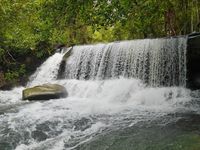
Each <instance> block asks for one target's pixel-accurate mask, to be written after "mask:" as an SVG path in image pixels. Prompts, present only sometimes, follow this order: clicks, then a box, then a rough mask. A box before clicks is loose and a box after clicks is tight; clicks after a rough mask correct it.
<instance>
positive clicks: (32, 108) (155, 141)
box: [0, 38, 200, 150]
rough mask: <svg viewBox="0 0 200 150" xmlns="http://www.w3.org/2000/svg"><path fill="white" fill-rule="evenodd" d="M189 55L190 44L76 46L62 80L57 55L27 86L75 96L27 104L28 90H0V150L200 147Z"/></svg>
mask: <svg viewBox="0 0 200 150" xmlns="http://www.w3.org/2000/svg"><path fill="white" fill-rule="evenodd" d="M185 54H186V39H185V38H175V39H155V40H141V41H140V40H136V41H125V42H118V43H110V44H98V45H86V46H75V47H73V50H72V52H71V56H70V57H68V59H67V62H66V71H65V73H64V75H65V76H66V78H65V79H62V80H57V79H56V78H57V75H58V70H59V66H60V63H61V61H62V57H63V55H64V54H59V53H56V54H54V55H53V56H51V57H50V58H49V59H47V60H46V61H45V62H44V63H43V64H42V65H41V67H39V68H38V70H37V71H36V73H35V74H34V75H33V76H32V77H31V78H30V82H29V83H28V84H27V87H29V86H33V85H37V84H43V83H46V82H50V83H57V84H60V85H63V86H65V88H66V89H67V91H68V93H69V96H68V97H67V98H62V99H56V100H55V99H54V100H49V101H36V102H29V101H21V92H22V90H23V89H24V87H18V88H15V89H13V90H11V91H0V150H13V149H15V150H72V149H74V150H119V149H120V150H121V149H122V150H123V149H124V150H147V149H154V150H156V149H158V150H160V149H163V150H165V149H166V150H167V149H172V150H173V149H178V150H182V149H187V150H190V149H191V150H193V149H195V148H196V149H198V148H200V146H199V139H200V135H199V134H198V133H199V131H200V125H199V124H200V123H199V120H200V111H199V110H200V109H199V106H200V104H199V103H200V100H199V97H200V96H199V95H200V94H199V93H198V92H192V91H190V90H189V89H186V88H185V80H186V77H185V76H186V69H185V68H186V57H185ZM79 79H81V80H79ZM84 79H87V80H84ZM150 85H153V86H150ZM155 85H163V86H164V85H165V86H171V87H154V86H155ZM172 85H173V86H172ZM175 85H178V86H179V87H177V86H175ZM188 120H189V121H188ZM155 137H156V138H155ZM187 141H189V144H188V145H187V143H188V142H187Z"/></svg>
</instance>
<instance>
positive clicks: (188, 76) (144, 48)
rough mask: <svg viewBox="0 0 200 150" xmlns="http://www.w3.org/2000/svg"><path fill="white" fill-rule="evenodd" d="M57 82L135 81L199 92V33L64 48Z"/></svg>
mask: <svg viewBox="0 0 200 150" xmlns="http://www.w3.org/2000/svg"><path fill="white" fill-rule="evenodd" d="M63 52H64V53H65V55H64V57H63V60H62V62H61V64H60V67H59V71H58V76H57V78H58V79H63V78H67V79H79V80H90V79H91V80H96V79H97V80H102V79H109V78H119V77H120V76H123V77H126V78H139V79H141V80H142V81H143V82H145V83H146V84H147V85H149V86H154V87H155V86H158V87H159V86H168V87H169V86H181V87H187V88H190V89H192V90H196V89H200V33H193V34H190V35H184V36H176V37H166V38H157V39H141V40H130V41H118V42H112V43H101V44H94V45H77V46H73V47H70V48H64V49H63Z"/></svg>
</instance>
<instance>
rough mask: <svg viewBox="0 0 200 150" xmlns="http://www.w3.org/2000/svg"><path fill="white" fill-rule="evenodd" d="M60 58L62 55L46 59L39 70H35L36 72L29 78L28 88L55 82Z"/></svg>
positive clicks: (57, 54) (56, 54)
mask: <svg viewBox="0 0 200 150" xmlns="http://www.w3.org/2000/svg"><path fill="white" fill-rule="evenodd" d="M62 57H63V54H62V53H55V54H54V55H53V56H51V57H50V58H48V59H47V60H46V61H45V62H44V63H43V64H42V65H41V66H40V67H39V68H37V70H36V72H35V73H34V74H33V75H32V76H31V77H30V79H29V80H30V81H29V83H28V86H33V85H38V84H41V83H46V82H50V81H52V80H56V79H57V76H58V69H59V66H60V63H61V61H62Z"/></svg>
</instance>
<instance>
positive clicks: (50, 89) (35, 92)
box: [22, 84, 68, 100]
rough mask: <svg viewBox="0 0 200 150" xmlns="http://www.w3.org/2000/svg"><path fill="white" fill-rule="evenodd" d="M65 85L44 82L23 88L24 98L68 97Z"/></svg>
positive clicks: (47, 98)
mask: <svg viewBox="0 0 200 150" xmlns="http://www.w3.org/2000/svg"><path fill="white" fill-rule="evenodd" d="M67 95H68V93H67V91H66V89H65V87H63V86H61V85H58V84H43V85H39V86H35V87H32V88H27V89H25V90H23V93H22V99H23V100H49V99H58V98H64V97H67Z"/></svg>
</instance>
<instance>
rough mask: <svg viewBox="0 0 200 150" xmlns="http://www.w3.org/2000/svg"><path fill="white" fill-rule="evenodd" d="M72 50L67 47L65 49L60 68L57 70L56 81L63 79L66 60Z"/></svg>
mask: <svg viewBox="0 0 200 150" xmlns="http://www.w3.org/2000/svg"><path fill="white" fill-rule="evenodd" d="M72 49H73V47H69V48H66V49H65V54H64V56H63V59H62V61H61V63H60V67H59V70H58V76H57V79H63V78H65V71H66V70H65V69H66V68H65V66H66V61H67V58H68V57H69V56H70V55H71V52H72Z"/></svg>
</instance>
